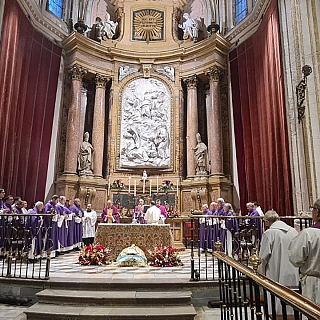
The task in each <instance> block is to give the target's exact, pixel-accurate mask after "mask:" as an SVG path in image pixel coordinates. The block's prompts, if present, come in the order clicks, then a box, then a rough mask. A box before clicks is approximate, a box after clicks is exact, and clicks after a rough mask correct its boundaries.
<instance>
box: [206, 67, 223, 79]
mask: <svg viewBox="0 0 320 320" xmlns="http://www.w3.org/2000/svg"><path fill="white" fill-rule="evenodd" d="M223 74H224V72H223V70H222V69H221V68H219V67H218V66H213V67H211V68H210V69H209V70H208V71H207V72H206V75H207V76H208V77H209V79H210V81H219V80H220V79H221V77H222V76H223Z"/></svg>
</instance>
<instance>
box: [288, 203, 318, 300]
mask: <svg viewBox="0 0 320 320" xmlns="http://www.w3.org/2000/svg"><path fill="white" fill-rule="evenodd" d="M311 209H312V220H313V222H314V224H313V225H312V227H310V228H306V229H303V230H302V231H301V232H300V233H299V235H297V236H296V237H295V238H294V239H293V240H292V242H291V243H290V246H289V259H290V262H291V263H292V264H293V265H294V266H296V267H300V273H301V283H302V295H303V296H305V297H306V298H308V299H310V300H312V301H313V302H315V303H317V304H319V305H320V229H319V228H320V198H319V199H317V200H316V202H315V203H314V205H313V207H311Z"/></svg>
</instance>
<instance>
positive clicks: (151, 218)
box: [145, 200, 161, 224]
mask: <svg viewBox="0 0 320 320" xmlns="http://www.w3.org/2000/svg"><path fill="white" fill-rule="evenodd" d="M150 204H151V207H150V208H148V210H147V212H146V215H145V219H146V221H147V223H148V224H157V223H159V220H160V215H161V210H160V209H159V208H158V207H157V206H156V203H155V201H153V200H152V201H151V202H150Z"/></svg>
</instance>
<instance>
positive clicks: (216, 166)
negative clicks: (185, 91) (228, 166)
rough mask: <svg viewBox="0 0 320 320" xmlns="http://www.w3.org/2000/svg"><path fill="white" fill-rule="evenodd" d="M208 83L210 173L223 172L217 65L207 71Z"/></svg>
mask: <svg viewBox="0 0 320 320" xmlns="http://www.w3.org/2000/svg"><path fill="white" fill-rule="evenodd" d="M207 76H208V77H209V83H210V99H208V105H207V114H208V115H209V117H208V123H207V128H208V155H209V160H210V163H211V170H210V171H211V174H223V144H222V132H221V111H220V109H221V106H220V104H221V103H220V82H219V80H220V77H221V76H222V70H221V69H219V68H218V67H217V66H215V67H212V68H210V70H209V71H207Z"/></svg>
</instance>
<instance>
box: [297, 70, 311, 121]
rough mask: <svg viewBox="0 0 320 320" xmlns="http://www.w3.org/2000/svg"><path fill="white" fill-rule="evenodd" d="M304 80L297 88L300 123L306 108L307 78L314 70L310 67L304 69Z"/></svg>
mask: <svg viewBox="0 0 320 320" xmlns="http://www.w3.org/2000/svg"><path fill="white" fill-rule="evenodd" d="M302 73H303V79H302V80H301V81H300V82H299V84H298V85H297V87H296V96H297V108H298V122H299V123H300V121H301V120H302V118H303V117H304V113H305V109H306V107H305V106H304V105H303V102H304V100H305V98H306V88H307V77H308V76H309V75H310V74H311V73H312V68H311V67H310V66H308V65H304V66H303V67H302Z"/></svg>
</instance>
